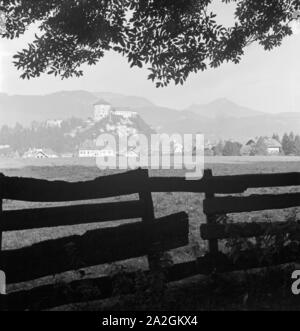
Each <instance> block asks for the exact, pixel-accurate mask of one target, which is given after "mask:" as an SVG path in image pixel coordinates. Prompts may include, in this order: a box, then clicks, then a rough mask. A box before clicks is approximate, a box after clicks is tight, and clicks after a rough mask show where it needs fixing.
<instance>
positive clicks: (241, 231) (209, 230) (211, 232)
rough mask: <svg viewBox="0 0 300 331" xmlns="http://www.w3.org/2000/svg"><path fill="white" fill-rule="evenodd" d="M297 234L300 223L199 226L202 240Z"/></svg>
mask: <svg viewBox="0 0 300 331" xmlns="http://www.w3.org/2000/svg"><path fill="white" fill-rule="evenodd" d="M298 232H299V233H300V221H298V222H260V223H256V222H251V223H231V224H202V225H201V237H202V239H204V240H212V239H229V238H250V237H259V236H264V235H270V236H273V235H278V234H286V233H293V234H294V233H298Z"/></svg>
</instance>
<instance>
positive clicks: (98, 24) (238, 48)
mask: <svg viewBox="0 0 300 331" xmlns="http://www.w3.org/2000/svg"><path fill="white" fill-rule="evenodd" d="M220 2H224V3H226V4H228V3H233V4H234V5H235V18H234V21H235V23H234V24H233V26H232V27H225V26H222V25H220V24H218V23H217V16H216V13H215V12H213V11H212V8H211V3H212V1H211V0H176V1H174V0H63V1H62V0H35V1H32V0H0V9H1V10H3V11H4V12H5V14H6V28H7V29H6V30H7V31H6V32H5V33H4V34H2V37H4V38H10V39H14V38H17V37H19V36H20V35H22V34H23V33H24V32H25V31H26V29H27V28H28V27H29V26H30V25H32V24H36V25H38V27H39V33H37V34H36V36H35V40H34V41H33V42H32V43H30V44H29V45H28V47H27V48H26V49H23V50H21V51H20V52H18V53H17V54H16V55H15V59H14V64H15V65H16V67H17V68H18V69H20V70H22V74H21V77H22V78H28V79H29V78H31V77H38V76H40V74H41V73H48V74H54V75H59V76H61V77H62V78H68V77H71V76H74V75H75V76H81V75H82V74H83V71H82V69H81V65H82V64H88V65H94V64H96V63H97V62H98V61H99V60H100V59H101V58H102V57H103V56H104V55H105V52H107V51H109V50H114V51H116V52H118V53H120V54H122V55H123V56H125V57H126V58H127V59H128V62H129V63H130V65H131V66H137V67H142V66H143V65H147V66H148V68H149V70H150V72H149V76H148V78H149V79H150V80H152V81H154V82H155V83H156V85H157V87H161V86H167V85H168V84H169V83H170V82H172V81H174V82H175V83H176V84H179V83H181V84H183V83H184V81H185V80H186V79H187V77H188V76H189V74H190V73H192V72H195V73H196V72H198V71H204V70H206V69H207V68H209V67H212V68H215V67H218V66H220V65H221V64H222V63H223V62H226V61H227V62H234V63H238V62H239V61H240V60H241V57H242V55H243V53H244V49H245V47H246V46H247V45H249V44H250V43H252V42H255V41H256V42H258V43H259V44H260V45H262V46H263V47H264V48H265V49H266V50H270V49H272V48H274V47H276V46H279V45H280V44H281V42H282V40H283V38H284V37H286V36H288V35H291V34H292V29H291V27H290V22H291V21H292V20H295V19H297V17H296V16H297V15H295V12H297V11H298V10H299V8H300V1H299V0H261V1H256V0H220Z"/></svg>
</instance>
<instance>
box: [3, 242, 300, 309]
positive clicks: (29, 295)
mask: <svg viewBox="0 0 300 331" xmlns="http://www.w3.org/2000/svg"><path fill="white" fill-rule="evenodd" d="M299 248H300V247H299ZM299 248H298V251H297V250H295V247H293V248H290V247H285V248H284V249H283V250H282V251H280V252H278V253H277V254H273V256H271V257H270V256H268V257H267V258H265V259H263V258H261V257H262V256H264V253H263V251H262V252H261V254H259V258H257V253H256V254H255V253H253V251H244V252H241V254H240V258H239V259H238V260H237V261H236V262H233V261H232V260H231V259H230V258H228V257H227V256H226V255H224V254H222V253H219V254H218V255H217V256H216V255H214V256H212V255H210V254H207V255H206V256H203V257H200V258H198V259H197V260H196V261H190V262H185V263H179V264H175V265H173V266H170V267H168V268H166V269H164V270H163V272H164V274H165V279H166V281H167V282H173V281H178V280H181V279H184V278H187V277H191V276H195V275H200V274H201V275H209V274H211V273H212V272H232V271H238V270H246V269H253V268H264V267H269V266H275V265H281V264H286V263H293V262H295V261H296V260H297V259H299V253H300V249H299ZM148 274H149V271H145V272H144V275H145V276H146V277H147V275H148ZM125 276H126V279H127V282H128V284H127V285H128V286H126V292H120V293H118V294H120V295H121V294H128V293H134V291H135V288H136V287H135V286H134V284H135V281H136V276H137V274H136V273H134V272H132V273H127V274H126V275H122V280H123V281H124V277H125ZM117 280H118V276H114V277H112V278H111V277H109V276H104V277H101V278H94V279H84V280H77V281H73V282H70V283H67V284H65V285H64V284H60V285H58V284H50V285H44V286H41V287H36V288H33V289H31V290H25V291H18V292H14V293H10V294H8V295H7V297H6V301H7V309H9V310H24V309H30V310H41V309H47V308H52V307H57V306H60V305H65V304H71V303H79V302H87V301H91V300H101V299H105V298H109V297H111V296H112V295H113V292H114V287H115V286H114V285H115V283H116V282H117Z"/></svg>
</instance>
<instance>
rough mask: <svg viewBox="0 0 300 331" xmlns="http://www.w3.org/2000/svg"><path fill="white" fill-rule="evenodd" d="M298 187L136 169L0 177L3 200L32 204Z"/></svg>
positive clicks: (296, 177) (267, 177)
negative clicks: (81, 175)
mask: <svg viewBox="0 0 300 331" xmlns="http://www.w3.org/2000/svg"><path fill="white" fill-rule="evenodd" d="M298 185H300V173H283V174H281V173H280V174H257V175H236V176H212V177H209V178H206V177H204V178H203V179H201V180H186V179H184V178H181V177H172V178H170V177H150V178H147V177H145V176H144V177H143V176H142V177H141V176H140V174H139V171H138V170H135V171H130V172H127V173H124V174H116V175H110V176H104V177H99V178H96V179H95V180H92V181H86V182H74V183H72V182H65V181H47V180H41V179H33V178H19V177H6V176H1V177H0V187H1V197H2V199H11V200H22V201H32V202H64V201H79V200H92V199H100V198H108V197H113V196H122V195H129V194H134V193H137V192H141V191H144V190H145V187H146V186H147V187H148V189H149V192H191V193H216V194H230V193H232V194H233V193H243V192H245V191H246V190H247V189H249V188H259V187H284V186H298Z"/></svg>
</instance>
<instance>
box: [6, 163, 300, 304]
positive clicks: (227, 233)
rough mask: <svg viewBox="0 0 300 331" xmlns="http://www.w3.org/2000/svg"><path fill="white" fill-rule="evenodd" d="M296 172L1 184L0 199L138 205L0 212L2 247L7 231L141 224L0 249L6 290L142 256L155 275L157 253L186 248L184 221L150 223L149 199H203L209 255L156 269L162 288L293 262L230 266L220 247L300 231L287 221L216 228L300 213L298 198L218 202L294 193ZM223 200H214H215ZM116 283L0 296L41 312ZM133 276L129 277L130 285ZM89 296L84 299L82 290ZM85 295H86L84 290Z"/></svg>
mask: <svg viewBox="0 0 300 331" xmlns="http://www.w3.org/2000/svg"><path fill="white" fill-rule="evenodd" d="M299 185H300V173H288V174H267V175H265V174H259V175H238V176H213V175H212V172H211V171H210V170H206V171H205V174H204V177H203V179H201V180H196V181H191V180H185V179H184V178H169V177H161V178H156V177H150V178H149V177H148V171H147V170H141V169H139V170H136V171H131V172H128V173H124V174H117V175H111V176H105V177H99V178H97V179H95V180H93V181H86V182H76V183H69V182H64V181H46V180H39V179H29V178H16V177H6V176H3V175H2V176H1V177H0V194H1V204H0V207H2V199H11V200H22V201H32V202H66V201H82V200H92V199H99V198H108V197H115V196H125V195H126V196H127V195H131V194H138V196H139V199H138V200H129V201H124V202H113V203H102V204H95V203H93V204H91V203H89V204H77V205H71V206H63V207H50V208H35V209H22V210H4V211H3V210H2V209H0V232H1V235H0V243H1V240H2V233H3V232H7V231H19V230H30V229H39V228H55V227H58V226H70V225H79V224H87V223H101V222H112V221H117V220H129V219H136V218H140V219H141V220H142V222H135V223H129V224H124V225H120V226H116V227H111V228H104V229H97V230H91V231H87V232H86V233H85V234H83V235H73V236H69V237H64V238H60V239H55V240H47V241H43V242H40V243H37V244H34V245H32V246H29V247H25V248H21V249H13V250H2V251H1V255H0V269H2V270H4V271H5V272H6V276H7V283H8V284H14V283H20V282H26V281H31V280H34V279H38V278H41V277H44V276H49V275H54V274H58V273H62V272H66V271H70V270H78V269H82V268H87V267H90V266H96V265H100V264H103V263H111V262H114V261H120V260H125V259H129V258H134V257H139V256H148V262H149V269H150V271H147V272H146V273H148V272H153V271H155V270H157V269H160V256H161V254H162V252H163V251H167V250H171V249H174V248H178V247H181V246H185V245H187V244H188V229H189V224H188V215H187V214H186V213H185V212H181V213H177V214H174V215H170V216H165V217H163V218H160V219H156V218H155V215H154V209H153V201H152V195H151V193H152V192H194V193H204V194H205V199H204V202H203V211H204V213H205V214H206V216H207V222H206V224H202V225H201V237H202V239H204V240H208V243H209V251H208V253H207V254H205V256H203V257H200V258H199V259H197V260H196V261H191V262H186V263H180V264H175V265H173V266H171V267H168V268H165V269H164V270H160V271H162V272H164V274H165V277H166V280H167V281H176V280H180V279H183V278H186V277H189V276H193V275H197V274H210V273H211V272H214V271H215V272H225V271H233V270H241V269H245V268H254V267H262V266H266V265H270V264H280V263H286V262H292V261H295V259H297V253H298V252H296V253H295V251H294V250H293V251H291V250H289V248H288V247H287V248H286V249H285V251H284V252H280V253H277V254H276V256H274V257H272V259H271V261H270V260H269V259H268V261H264V260H263V259H259V260H257V259H256V258H254V257H253V258H251V255H249V252H244V257H243V254H241V256H240V258H239V259H238V260H237V261H232V260H231V259H229V258H228V257H227V256H226V255H224V254H223V253H222V252H220V251H219V247H218V240H221V239H228V238H232V237H237V236H239V237H243V238H245V237H257V236H261V235H265V234H266V233H268V234H269V235H277V234H278V233H280V234H282V233H289V232H293V233H294V232H295V231H298V230H299V229H300V224H298V223H296V222H293V224H291V223H289V222H278V223H276V222H273V223H234V224H220V223H219V222H218V220H219V219H220V215H223V214H228V213H240V212H248V211H256V210H267V209H279V208H290V207H296V206H300V193H293V194H292V193H289V194H280V195H264V194H261V195H250V196H224V195H225V194H236V193H239V194H241V193H244V192H245V191H246V190H247V189H249V188H259V187H284V186H299ZM220 194H221V195H222V196H219V195H220ZM116 277H117V276H115V277H109V276H102V277H100V278H92V279H82V280H76V281H72V282H69V283H68V284H64V285H58V284H49V285H42V286H37V287H34V288H32V289H30V290H21V291H16V292H12V293H9V294H8V295H6V296H4V298H5V307H4V308H5V309H18V310H22V309H44V308H49V307H54V306H59V305H63V304H69V303H75V302H85V301H89V300H92V299H93V300H96V299H103V298H107V297H109V296H111V295H112V294H113V290H114V284H115V281H116ZM135 277H136V274H135V273H128V274H127V278H128V280H130V279H131V280H132V281H133V282H134V279H135ZM84 288H89V289H90V291H88V294H87V293H82V289H84ZM85 292H86V291H85Z"/></svg>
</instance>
